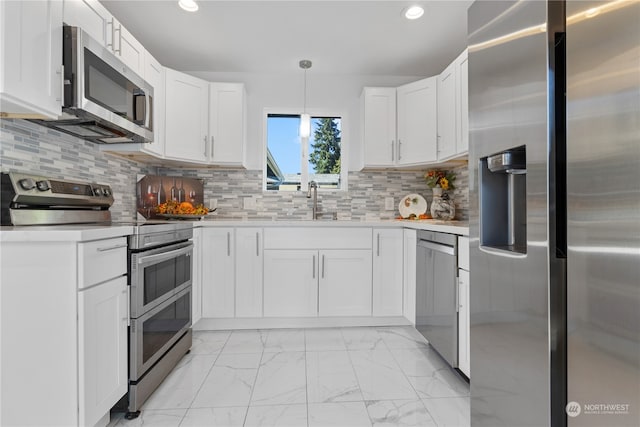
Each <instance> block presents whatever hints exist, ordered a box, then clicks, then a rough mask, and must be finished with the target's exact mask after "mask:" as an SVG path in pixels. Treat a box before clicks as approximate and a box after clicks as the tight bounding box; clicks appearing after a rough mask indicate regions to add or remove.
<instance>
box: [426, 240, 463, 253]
mask: <svg viewBox="0 0 640 427" xmlns="http://www.w3.org/2000/svg"><path fill="white" fill-rule="evenodd" d="M418 247H420V248H426V249H432V250H434V251H437V252H442V253H445V254H447V255H455V254H456V249H455V248H454V247H453V246H448V245H443V244H441V243H436V242H430V241H429V240H418Z"/></svg>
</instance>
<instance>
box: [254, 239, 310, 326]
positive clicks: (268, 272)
mask: <svg viewBox="0 0 640 427" xmlns="http://www.w3.org/2000/svg"><path fill="white" fill-rule="evenodd" d="M318 274H319V271H318V252H317V251H313V250H280V249H276V250H265V251H264V315H265V317H305V316H316V315H317V311H318Z"/></svg>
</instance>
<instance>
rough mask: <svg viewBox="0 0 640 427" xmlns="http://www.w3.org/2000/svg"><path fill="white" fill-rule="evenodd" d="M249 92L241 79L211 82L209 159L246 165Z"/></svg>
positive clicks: (235, 164)
mask: <svg viewBox="0 0 640 427" xmlns="http://www.w3.org/2000/svg"><path fill="white" fill-rule="evenodd" d="M245 128H246V92H245V88H244V84H242V83H210V84H209V142H210V148H209V152H208V153H209V161H210V162H211V163H213V164H219V165H230V166H244V157H245Z"/></svg>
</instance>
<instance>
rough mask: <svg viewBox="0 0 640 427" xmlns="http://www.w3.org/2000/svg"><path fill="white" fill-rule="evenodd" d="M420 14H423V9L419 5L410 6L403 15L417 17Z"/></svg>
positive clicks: (411, 17)
mask: <svg viewBox="0 0 640 427" xmlns="http://www.w3.org/2000/svg"><path fill="white" fill-rule="evenodd" d="M422 15H424V9H423V8H422V7H420V6H411V7H408V8H406V9H405V11H404V17H405V18H407V19H418V18H420V17H421V16H422Z"/></svg>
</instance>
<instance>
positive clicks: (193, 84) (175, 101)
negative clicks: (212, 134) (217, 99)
mask: <svg viewBox="0 0 640 427" xmlns="http://www.w3.org/2000/svg"><path fill="white" fill-rule="evenodd" d="M165 87H166V93H165V96H166V111H165V156H166V157H167V158H173V159H176V160H186V161H190V162H195V163H207V156H208V153H207V151H208V139H209V138H208V125H209V121H208V113H209V83H208V82H206V81H204V80H202V79H198V78H196V77H193V76H190V75H188V74H184V73H181V72H179V71H175V70H172V69H170V68H166V69H165Z"/></svg>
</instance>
